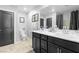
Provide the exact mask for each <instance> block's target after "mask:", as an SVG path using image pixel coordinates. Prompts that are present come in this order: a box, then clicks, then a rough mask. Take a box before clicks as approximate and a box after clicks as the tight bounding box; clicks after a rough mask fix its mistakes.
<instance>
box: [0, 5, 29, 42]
mask: <svg viewBox="0 0 79 59" xmlns="http://www.w3.org/2000/svg"><path fill="white" fill-rule="evenodd" d="M0 10H5V11H11V12H14V41H15V42H17V41H20V38H19V34H18V32H19V30H20V29H22V28H23V27H25V28H27V27H26V22H25V23H23V24H20V23H19V17H25V20H26V17H27V15H26V14H25V13H21V12H18V11H17V10H16V9H15V8H13V7H9V6H0Z"/></svg>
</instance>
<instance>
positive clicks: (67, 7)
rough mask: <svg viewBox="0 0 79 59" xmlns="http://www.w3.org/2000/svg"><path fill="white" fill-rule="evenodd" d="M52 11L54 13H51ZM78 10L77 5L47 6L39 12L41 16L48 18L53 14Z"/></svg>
mask: <svg viewBox="0 0 79 59" xmlns="http://www.w3.org/2000/svg"><path fill="white" fill-rule="evenodd" d="M53 9H54V11H52V10H53ZM76 9H79V5H49V6H48V7H46V8H43V9H41V10H40V13H41V16H48V15H49V14H52V13H53V12H56V13H63V12H65V11H71V10H76Z"/></svg>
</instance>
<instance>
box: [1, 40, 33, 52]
mask: <svg viewBox="0 0 79 59" xmlns="http://www.w3.org/2000/svg"><path fill="white" fill-rule="evenodd" d="M31 52H33V51H32V40H31V39H29V40H24V41H21V42H17V43H15V44H10V45H6V46H3V47H0V53H31Z"/></svg>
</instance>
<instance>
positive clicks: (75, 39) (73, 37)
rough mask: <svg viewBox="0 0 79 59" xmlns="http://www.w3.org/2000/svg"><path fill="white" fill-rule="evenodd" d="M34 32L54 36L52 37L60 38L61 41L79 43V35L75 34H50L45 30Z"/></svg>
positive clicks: (58, 32)
mask: <svg viewBox="0 0 79 59" xmlns="http://www.w3.org/2000/svg"><path fill="white" fill-rule="evenodd" d="M33 32H36V33H40V34H44V35H48V36H52V37H58V38H61V39H64V40H69V41H73V42H77V43H79V33H75V32H71V33H63V31H57V32H49V31H43V30H35V31H33ZM69 32H70V31H69Z"/></svg>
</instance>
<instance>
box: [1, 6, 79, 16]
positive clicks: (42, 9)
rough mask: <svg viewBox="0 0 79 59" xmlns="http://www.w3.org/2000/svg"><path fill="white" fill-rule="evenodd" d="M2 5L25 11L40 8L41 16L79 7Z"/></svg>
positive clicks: (78, 7)
mask: <svg viewBox="0 0 79 59" xmlns="http://www.w3.org/2000/svg"><path fill="white" fill-rule="evenodd" d="M0 7H5V8H9V9H13V10H17V11H19V12H23V13H29V12H30V11H32V10H39V11H40V14H41V16H48V15H49V14H52V13H53V12H58V13H62V12H64V11H70V10H75V9H79V5H0ZM52 9H54V11H52Z"/></svg>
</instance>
